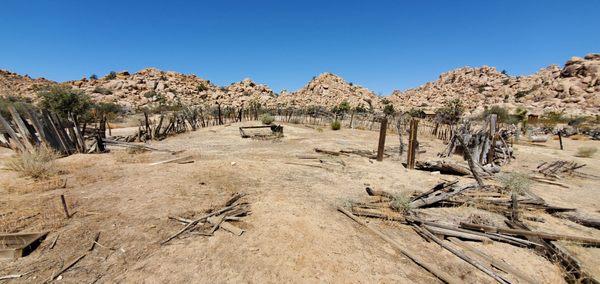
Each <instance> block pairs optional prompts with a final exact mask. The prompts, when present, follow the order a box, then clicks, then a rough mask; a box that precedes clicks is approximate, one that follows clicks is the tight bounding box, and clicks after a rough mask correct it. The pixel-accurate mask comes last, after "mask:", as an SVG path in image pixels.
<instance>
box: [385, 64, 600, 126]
mask: <svg viewBox="0 0 600 284" xmlns="http://www.w3.org/2000/svg"><path fill="white" fill-rule="evenodd" d="M455 98H458V99H461V100H462V101H463V104H464V105H465V107H466V108H467V109H468V111H470V112H473V113H476V112H480V111H482V110H483V109H484V107H485V106H491V105H501V106H504V107H507V108H509V109H514V108H516V107H518V106H522V107H525V108H527V109H528V110H529V111H531V112H534V113H543V112H546V111H564V112H565V113H568V114H575V115H576V114H598V113H600V54H588V55H586V56H585V58H579V57H573V58H571V59H570V60H569V61H567V62H566V64H565V66H564V67H563V68H560V67H558V66H556V65H552V66H550V67H547V68H544V69H542V70H540V71H539V72H537V73H535V74H533V75H530V76H523V77H512V76H509V75H507V74H505V73H504V72H499V71H498V70H496V69H495V68H493V67H487V66H483V67H479V68H470V67H464V68H459V69H456V70H452V71H449V72H446V73H443V74H442V75H440V76H439V78H438V80H436V81H433V82H428V83H426V84H424V85H422V86H420V87H417V88H414V89H409V90H407V91H404V92H401V91H394V92H393V93H392V95H391V96H390V101H391V102H392V103H393V104H394V106H395V107H396V108H397V109H403V110H407V109H410V108H423V109H430V110H434V109H436V108H438V107H441V106H442V105H443V104H444V102H446V101H448V100H451V99H455Z"/></svg>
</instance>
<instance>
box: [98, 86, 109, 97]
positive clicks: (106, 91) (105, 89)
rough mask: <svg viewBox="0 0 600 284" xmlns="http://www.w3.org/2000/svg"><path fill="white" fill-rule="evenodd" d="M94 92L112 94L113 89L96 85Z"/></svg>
mask: <svg viewBox="0 0 600 284" xmlns="http://www.w3.org/2000/svg"><path fill="white" fill-rule="evenodd" d="M93 92H94V93H99V94H103V95H105V96H106V95H111V94H112V91H111V90H109V89H107V88H102V87H96V88H94V91H93Z"/></svg>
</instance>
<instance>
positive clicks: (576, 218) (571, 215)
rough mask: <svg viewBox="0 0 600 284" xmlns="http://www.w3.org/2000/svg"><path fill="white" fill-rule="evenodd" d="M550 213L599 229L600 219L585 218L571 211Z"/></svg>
mask: <svg viewBox="0 0 600 284" xmlns="http://www.w3.org/2000/svg"><path fill="white" fill-rule="evenodd" d="M552 215H554V216H556V217H559V218H562V219H567V220H569V221H572V222H575V223H577V224H580V225H583V226H586V227H590V228H595V229H600V219H593V218H586V217H583V216H580V215H576V214H574V213H571V212H557V213H554V214H552Z"/></svg>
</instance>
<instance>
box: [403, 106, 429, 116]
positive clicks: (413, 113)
mask: <svg viewBox="0 0 600 284" xmlns="http://www.w3.org/2000/svg"><path fill="white" fill-rule="evenodd" d="M407 114H408V115H409V116H410V117H417V118H425V111H423V110H422V109H420V108H414V107H413V108H411V109H410V110H409V111H408V112H407Z"/></svg>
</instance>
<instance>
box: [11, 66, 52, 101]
mask: <svg viewBox="0 0 600 284" xmlns="http://www.w3.org/2000/svg"><path fill="white" fill-rule="evenodd" d="M51 84H56V82H53V81H50V80H47V79H45V78H37V79H33V78H31V77H29V76H27V75H24V76H23V75H19V74H17V73H12V72H9V71H6V70H1V69H0V96H2V97H25V98H35V94H36V93H37V91H38V90H39V89H40V88H42V87H44V86H47V85H51Z"/></svg>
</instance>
